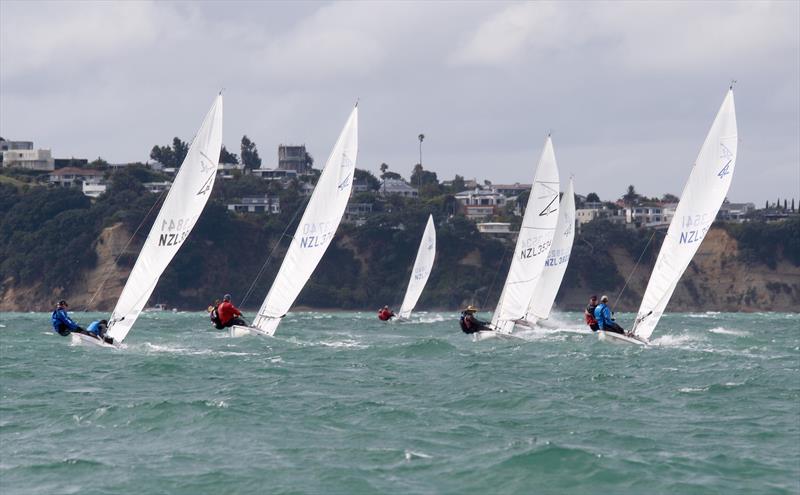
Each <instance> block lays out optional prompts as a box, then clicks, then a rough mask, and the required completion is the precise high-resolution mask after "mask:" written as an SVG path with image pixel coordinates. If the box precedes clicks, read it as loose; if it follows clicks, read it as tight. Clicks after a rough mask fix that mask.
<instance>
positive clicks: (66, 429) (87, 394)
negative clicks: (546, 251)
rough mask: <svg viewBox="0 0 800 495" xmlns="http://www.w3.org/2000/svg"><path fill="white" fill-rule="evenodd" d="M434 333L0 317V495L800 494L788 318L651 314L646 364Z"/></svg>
mask: <svg viewBox="0 0 800 495" xmlns="http://www.w3.org/2000/svg"><path fill="white" fill-rule="evenodd" d="M74 316H76V318H77V319H78V320H79V321H80V322H81V323H84V324H85V323H88V322H89V321H90V320H91V317H92V316H96V317H99V316H100V315H99V314H97V315H91V314H90V315H87V314H80V313H78V314H76V315H74ZM455 316H456V315H454V314H426V315H417V316H416V318H417V321H415V322H414V323H410V324H384V323H381V322H378V321H377V319H375V317H374V315H373V314H372V313H369V314H367V313H360V314H359V313H337V314H322V315H313V314H309V313H296V314H290V315H289V316H288V317H287V318H286V319H285V321H284V322H283V324H282V325H281V327H280V328H279V329H278V333H277V335H276V338H261V337H243V338H238V339H231V338H227V337H225V336H223V335H222V334H220V333H219V332H216V331H212V330H210V329H209V328H208V327H207V326H206V321H207V320H206V318H205V315H204V314H172V313H149V314H146V315H144V316H143V317H142V318H140V319H139V321H138V322H137V324H136V326H135V327H134V329H133V331H132V332H131V334H130V335H129V337H128V339H127V341H126V348H125V349H123V350H120V351H109V350H106V349H99V348H93V347H87V346H73V345H70V339H69V338H62V337H59V336H58V335H55V334H53V333H51V332H50V331H49V330H48V326H49V315H48V314H41V313H40V314H20V313H14V314H8V313H6V314H0V359H1V360H0V371H1V372H2V374H1V375H0V387H1V388H0V392H1V393H2V402H1V403H0V493H2V494H3V495H12V494H57V493H80V494H82V495H83V494H101V493H103V494H105V493H113V494H141V493H173V494H198V493H209V494H211V493H325V494H327V493H334V494H338V493H343V494H360V493H402V494H438V493H444V494H463V493H475V494H484V493H487V494H492V493H521V494H527V493H553V494H563V493H579V494H580V493H598V494H605V493H615V494H624V493H631V494H643V493H647V494H650V493H681V494H693V493H708V494H712V493H713V494H716V493H725V494H733V493H742V494H750V493H776V494H777V493H800V325H798V320H797V316H796V315H787V314H748V315H739V314H697V315H668V316H666V317H664V318H663V319H662V320H661V323H660V325H659V327H658V328H657V329H656V333H655V334H654V340H655V343H656V344H658V345H657V346H655V347H653V348H647V349H642V348H639V347H634V346H628V345H613V344H608V343H603V342H598V341H597V339H596V338H595V337H594V336H591V335H581V334H579V333H576V330H578V329H580V328H581V324H580V322H579V320H580V315H578V314H561V315H557V319H558V320H560V324H558V325H557V326H559V327H560V328H559V329H558V330H539V331H533V332H528V333H525V334H523V337H524V338H523V339H519V340H514V341H497V340H491V341H484V342H478V343H475V342H472V341H471V340H470V339H469V338H468V337H466V336H465V335H463V334H461V332H460V331H459V330H458V326H457V323H456V322H455ZM420 318H421V321H420ZM619 320H620V321H621V322H622V323H623V324H624V323H625V322H626V321H629V320H630V318H629V317H626V316H621V317H620V318H619Z"/></svg>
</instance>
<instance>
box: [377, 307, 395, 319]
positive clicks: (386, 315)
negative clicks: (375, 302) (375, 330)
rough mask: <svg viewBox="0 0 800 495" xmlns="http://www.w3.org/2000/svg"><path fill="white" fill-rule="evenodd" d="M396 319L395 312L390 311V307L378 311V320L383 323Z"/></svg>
mask: <svg viewBox="0 0 800 495" xmlns="http://www.w3.org/2000/svg"><path fill="white" fill-rule="evenodd" d="M392 318H394V311H392V310H391V309H389V306H384V307H382V308H381V309H379V310H378V319H379V320H381V321H389V320H391V319H392Z"/></svg>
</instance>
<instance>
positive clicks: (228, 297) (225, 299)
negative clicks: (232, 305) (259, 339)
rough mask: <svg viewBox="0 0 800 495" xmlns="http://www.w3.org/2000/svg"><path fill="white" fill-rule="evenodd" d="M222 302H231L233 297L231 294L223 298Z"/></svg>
mask: <svg viewBox="0 0 800 495" xmlns="http://www.w3.org/2000/svg"><path fill="white" fill-rule="evenodd" d="M222 300H223V301H230V300H231V295H230V294H225V295H224V296H222Z"/></svg>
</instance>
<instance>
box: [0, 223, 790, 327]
mask: <svg viewBox="0 0 800 495" xmlns="http://www.w3.org/2000/svg"><path fill="white" fill-rule="evenodd" d="M129 238H130V232H128V231H127V230H126V229H125V228H124V227H123V225H122V224H116V225H113V226H111V227H108V228H106V229H104V230H103V231H102V232H101V234H100V236H99V237H98V238H97V240H96V241H95V243H94V245H93V246H90V247H89V249H94V250H95V253H96V254H97V263H96V264H95V266H94V267H93V268H92V269H89V270H86V271H84V273H83V274H82V275H81V276H80V277H79V280H78V281H77V282H76V283H74V284H72V286H69V287H57V288H52V287H42V286H41V284H34V285H31V286H24V287H23V286H18V285H16V284H15V281H14V280H13V278H6V279H5V280H2V281H0V311H48V310H50V309H51V308H52V307H53V305H54V303H55V302H56V301H58V300H59V299H62V298H63V299H66V300H68V301H69V302H70V305H71V309H72V310H73V311H76V310H89V311H111V310H112V309H113V307H114V304H115V303H116V301H117V299H118V298H119V295H120V293H121V292H122V288H123V286H124V284H125V281H126V280H127V278H128V275H129V274H130V271H131V267H132V265H133V260H134V259H135V257H136V255H137V254H138V252H139V250H140V248H141V239H139V240H136V241H133V242H131V243H130V245H128V246H127V248H125V245H126V243H127V242H128V240H129ZM202 242H205V243H208V242H210V241H208V240H206V241H202ZM337 242H338V243H339V245H340V247H342V248H344V249H345V250H346V251H347V252H349V253H351V254H352V257H353V259H354V260H355V261H356V262H357V265H358V267H360V269H356V267H355V266H354V267H352V268H353V270H351V271H349V272H348V274H347V275H346V276H347V277H355V278H356V279H357V280H351V281H350V282H352V283H351V284H349V285H350V286H352V287H355V288H356V289H358V288H359V287H364V286H365V281H366V280H368V279H370V278H371V279H375V278H376V277H378V278H380V271H381V270H385V269H386V267H385V266H383V265H381V264H380V263H375V262H371V261H370V260H374V259H377V258H376V256H375V255H376V253H375V252H373V251H374V249H373V247H372V246H370V245H359V244H358V243H357V242H356V241H355V240H354V239H352V238H350V237H347V236H342V238H341V239H339V240H337ZM245 244H246V245H250V244H252V243H245ZM123 249H125V253H126V254H125V258H127V259H126V260H125V262H122V263H119V264H117V263H115V260H116V258H117V257H118V256H119V255H120V253H121V252H122V250H123ZM226 249H231V247H230V246H227V248H226ZM649 249H657V248H656V247H654V246H650V248H649ZM215 253H216V254H215ZM228 254H229V256H227V257H224V258H222V257H220V256H219V253H218V252H217V251H213V250H209V251H207V252H206V251H204V252H203V254H201V255H200V257H198V258H196V259H195V258H192V262H193V263H192V266H215V267H217V265H218V264H219V262H218V260H219V259H227V260H228V261H227V263H228V264H229V268H230V270H246V271H247V272H248V273H250V272H252V273H255V271H256V269H257V268H258V266H260V265H261V263H262V261H261V259H260V258H261V256H262V253H260V252H252V253H250V254H251V256H250V257H251V258H253V259H252V260H250V261H249V264H250V265H252V266H253V267H255V269H253V270H249V269H246V267H242V266H239V265H240V264H241V260H242V259H243V253H238V254H237V253H228ZM444 255H445V253H444V252H440V253H439V256H444ZM598 256H608V257H610V259H611V260H613V264H614V266H615V267H616V270H617V273H618V274H619V276H620V280H622V281H624V280H625V279H627V278H628V277H629V276H630V275H631V272H632V271H633V268H634V265H635V263H636V257H637V256H638V254H637V256H633V255H631V254H630V253H629V252H628V250H626V249H625V248H623V247H621V246H615V247H612V248H610V249H609V250H608V251H607V252H603V253H602V254H598ZM481 258H482V257H481V254H480V252H478V251H471V252H468V253H467V254H466V255H464V256H463V257H462V259H460V260H459V261H458V263H457V264H456V267H457V268H458V269H467V271H466V272H465V274H464V276H465V277H468V276H470V275H469V274H470V273H471V272H470V271H469V270H473V271H474V270H478V269H481V267H483V266H484V265H486V263H487V260H482V259H481ZM652 258H653V260H651V261H649V262H648V263H644V262H643V263H642V264H640V265H639V266H638V267H637V268H636V270H635V272H633V275H632V276H630V281H629V283H628V286H627V288H626V289H625V291H624V293H623V295H622V297H621V298H620V300H619V303H618V304H617V306H616V308H615V309H616V310H618V311H636V310H637V309H638V306H639V303H640V301H641V297H642V294H643V293H644V291H645V288H646V285H647V281H648V279H649V277H650V272H651V270H652V264H653V263H654V259H655V256H652ZM774 261H775V268H774V269H773V268H770V267H769V266H768V264H767V263H766V262H756V263H750V264H747V265H746V264H744V263H743V262H742V261H741V257H740V252H739V246H738V242H737V241H736V239H734V238H733V237H732V236H731V235H730V234H729V233H728V232H727V231H725V230H723V229H719V228H714V229H712V230H711V231H709V233H708V235H707V236H706V238H705V240H704V241H703V243H702V245H701V246H700V249H699V251H698V252H697V255H696V256H695V257H694V260H693V261H692V263H691V264H690V265H689V268H688V269H687V270H686V272H685V273H684V275H683V277H682V279H681V281H680V282H679V284H678V287H677V289H676V290H675V294H674V295H673V297H672V299H671V301H670V303H669V305H668V306H667V311H670V312H682V311H790V312H795V311H797V308H798V307H800V267H799V266H794V265H793V264H791V263H789V262H787V261H786V260H784V259H783V258H782V257H781V259H778V260H774ZM437 263H440V261H438V260H437ZM173 264H175V263H173ZM248 266H249V265H248ZM407 268H408V267H406V266H403V267H398V268H397V269H402V270H406V269H407ZM173 269H174V267H173ZM275 269H277V265H275ZM170 270H171V269H170V268H168V269H167V272H168V273H169V272H170ZM435 270H436V267H434V274H433V275H432V279H433V277H434V276H435ZM318 271H320V270H318ZM215 273H217V272H215ZM219 273H223V274H224V272H219ZM217 274H218V273H217ZM167 276H169V275H167ZM174 276H175V275H174V274H173V275H172V277H173V278H174ZM339 276H345V275H344V273H339ZM267 278H269V277H267ZM248 279H249V277H248ZM504 279H505V273H499V276H498V277H496V284H494V286H493V290H492V294H490V297H488V298H486V297H485V295H484V293H481V294H478V293H474V294H470V293H465V294H456V296H457V297H458V298H459V299H458V300H460V299H461V298H463V300H464V301H467V302H471V301H477V300H480V301H483V300H486V304H487V305H488V306H492V307H493V306H494V298H496V297H497V295H499V291H500V285H501V284H502V281H503V280H504ZM312 280H316V282H317V283H319V284H322V283H323V282H324V280H323V277H322V276H321V273H317V274H316V278H315V279H314V278H312ZM404 280H405V279H404ZM586 280H587V279H586V278H584V277H580V279H579V282H578V283H577V284H576V283H569V282H568V281H567V280H565V283H564V284H563V285H562V287H561V291H560V292H559V295H558V298H557V299H556V306H557V308H559V309H561V310H562V311H580V310H581V309H582V308H583V307H584V305H585V304H586V300H587V299H588V296H589V295H590V294H598V295H600V294H608V296H609V298H610V299H611V302H612V303H613V302H614V301H615V299H616V296H617V294H618V293H619V291H620V290H621V289H622V284H621V283H620V284H617V285H616V286H613V287H598V286H590V284H588V283H587V282H586ZM269 282H270V281H269V280H266V279H265V281H264V283H265V284H266V286H265V288H264V292H265V291H266V288H267V287H268V286H269ZM403 283H405V281H404V282H403ZM248 284H249V281H248ZM173 285H176V286H177V287H179V289H178V291H177V293H176V292H173V293H171V296H172V297H169V298H168V297H165V298H164V301H163V302H167V303H168V304H169V305H170V306H175V307H187V308H193V309H197V308H198V307H201V306H202V307H205V306H204V305H201V306H198V305H197V304H199V303H197V302H187V301H195V300H200V301H201V302H202V301H204V300H205V299H206V298H207V297H209V296H207V295H208V294H212V295H214V294H217V293H219V292H220V290H221V289H220V288H221V287H228V283H227V282H226V281H225V280H224V279H223V280H220V279H219V277H218V276H216V275H215V276H209V277H204V278H202V279H199V280H197V281H195V282H193V283H188V282H187V281H186V280H184V279H180V280H175V281H174V284H173ZM429 285H430V283H429ZM398 290H399V289H398ZM156 291H158V289H156ZM241 292H244V289H242V290H241ZM362 292H364V291H363V290H362ZM434 292H435V290H434V289H433V288H432V287H431V289H430V291H429V293H428V294H427V295H426V294H425V293H423V297H422V298H421V300H420V304H419V307H420V309H423V308H424V309H440V310H447V311H453V310H455V309H457V308H456V307H449V306H452V305H453V304H452V303H451V304H448V303H446V302H444V301H446V299H444V293H442V294H438V295H437V294H435V293H434ZM449 292H450V293H452V290H450V291H449ZM353 295H354V298H355V299H353V302H352V303H351V304H352V307H357V308H361V309H372V306H374V305H375V304H376V303H375V302H374V301H370V300H369V297H370V294H368V293H367V294H364V295H363V298H364V299H365V300H364V301H360V299H361V298H362V296H360V295H359V294H358V292H357V291H355V292H353ZM449 295H453V294H449ZM356 296H358V297H356ZM256 299H258V298H256ZM451 300H452V298H451ZM158 302H162V301H161V300H159V301H158ZM251 302H252V301H251ZM150 303H153V301H150ZM299 303H301V304H302V301H299ZM370 303H372V304H370Z"/></svg>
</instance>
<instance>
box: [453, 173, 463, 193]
mask: <svg viewBox="0 0 800 495" xmlns="http://www.w3.org/2000/svg"><path fill="white" fill-rule="evenodd" d="M466 188H467V186H466V185H465V184H464V177H462V176H460V175H458V174H456V176H455V178H454V179H453V186H452V188H451V190H452V192H454V193H460V192H461V191H463V190H465V189H466Z"/></svg>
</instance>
